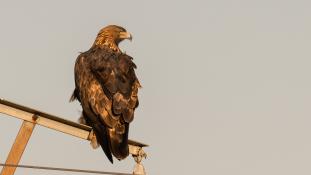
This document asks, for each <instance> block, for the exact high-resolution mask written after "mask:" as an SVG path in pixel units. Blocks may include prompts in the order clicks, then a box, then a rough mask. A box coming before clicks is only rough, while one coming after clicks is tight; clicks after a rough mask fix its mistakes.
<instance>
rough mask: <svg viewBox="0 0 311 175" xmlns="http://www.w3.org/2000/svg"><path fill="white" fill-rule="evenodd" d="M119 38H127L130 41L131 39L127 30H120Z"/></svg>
mask: <svg viewBox="0 0 311 175" xmlns="http://www.w3.org/2000/svg"><path fill="white" fill-rule="evenodd" d="M119 37H120V38H121V39H128V40H130V41H132V35H131V34H130V33H129V32H120V36H119Z"/></svg>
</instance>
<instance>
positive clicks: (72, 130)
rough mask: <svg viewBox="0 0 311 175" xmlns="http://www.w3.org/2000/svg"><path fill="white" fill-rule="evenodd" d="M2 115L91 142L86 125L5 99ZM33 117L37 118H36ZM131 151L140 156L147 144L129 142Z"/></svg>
mask: <svg viewBox="0 0 311 175" xmlns="http://www.w3.org/2000/svg"><path fill="white" fill-rule="evenodd" d="M0 113H3V114H7V115H10V116H13V117H16V118H19V119H22V120H25V121H28V122H32V123H35V124H39V125H41V126H45V127H48V128H51V129H54V130H57V131H60V132H63V133H66V134H70V135H72V136H75V137H78V138H81V139H85V140H90V138H91V137H90V134H91V131H92V128H91V127H89V126H86V125H82V124H78V123H75V122H72V121H69V120H66V119H63V118H60V117H57V116H54V115H51V114H48V113H45V112H41V111H39V110H36V109H33V108H29V107H26V106H22V105H19V104H16V103H13V102H10V101H7V100H4V99H0ZM33 116H36V117H35V118H34V117H33ZM128 144H129V151H130V154H132V155H133V156H135V155H138V154H139V151H140V150H141V148H142V147H146V146H148V145H147V144H144V143H140V142H137V141H134V140H128Z"/></svg>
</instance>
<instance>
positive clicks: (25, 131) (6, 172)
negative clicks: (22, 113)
mask: <svg viewBox="0 0 311 175" xmlns="http://www.w3.org/2000/svg"><path fill="white" fill-rule="evenodd" d="M35 125H36V124H35V123H32V122H29V121H25V120H24V121H23V124H22V126H21V128H20V130H19V132H18V134H17V136H16V138H15V141H14V144H13V146H12V148H11V151H10V153H9V155H8V157H7V159H6V162H5V163H6V164H14V165H18V163H19V161H20V159H21V157H22V155H23V152H24V150H25V148H26V145H27V143H28V140H29V139H30V136H31V134H32V131H33V129H34V128H35ZM15 170H16V167H8V166H5V167H3V168H2V171H1V174H0V175H14V172H15Z"/></svg>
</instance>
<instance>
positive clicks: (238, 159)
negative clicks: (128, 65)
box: [0, 0, 311, 175]
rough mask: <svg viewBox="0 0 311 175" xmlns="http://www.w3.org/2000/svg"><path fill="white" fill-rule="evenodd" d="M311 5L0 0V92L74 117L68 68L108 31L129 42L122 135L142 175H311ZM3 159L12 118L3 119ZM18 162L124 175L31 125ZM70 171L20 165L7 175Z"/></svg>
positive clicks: (120, 165) (124, 167)
mask: <svg viewBox="0 0 311 175" xmlns="http://www.w3.org/2000/svg"><path fill="white" fill-rule="evenodd" d="M310 7H311V1H309V0H295V1H293V0H256V1H255V0H254V1H252V0H235V1H233V0H214V1H211V0H202V1H198V0H193V1H190V0H189V1H181V0H171V1H167V0H155V1H143V0H140V1H138V0H128V1H114V0H111V1H104V0H94V1H81V0H66V1H55V0H53V1H51V0H50V1H42V0H27V1H3V0H1V1H0V26H1V28H0V81H1V83H0V84H1V87H0V97H3V98H5V99H7V100H11V101H13V102H17V103H19V104H23V105H26V106H29V107H33V108H36V109H40V110H42V111H46V112H48V113H51V114H55V115H59V116H61V117H63V118H66V119H69V120H72V121H77V119H78V117H79V115H80V111H81V107H80V105H79V103H77V102H75V103H69V102H68V100H69V97H70V95H71V93H72V90H73V89H74V77H73V67H74V62H75V59H76V57H77V56H78V54H79V52H81V51H86V50H88V49H89V48H90V46H91V45H92V43H93V41H94V39H95V36H96V34H97V32H98V31H99V30H100V29H101V28H102V27H104V26H106V25H108V24H118V25H121V26H123V27H125V28H126V29H127V30H128V31H129V32H131V33H132V35H133V36H134V38H133V42H128V41H125V42H123V43H122V44H121V45H120V47H121V48H122V50H124V51H126V53H128V54H130V55H131V56H133V57H134V61H135V63H136V64H137V66H138V69H137V75H138V77H139V79H140V81H141V84H142V86H143V89H141V91H140V92H139V96H140V107H139V108H138V110H137V111H136V115H135V119H134V122H133V123H132V125H131V128H130V138H133V139H135V140H138V141H141V142H144V143H147V144H150V147H149V148H146V149H145V151H146V152H147V153H148V158H147V160H144V161H143V163H144V165H145V168H146V170H147V172H148V174H151V175H160V174H161V175H162V174H184V175H186V174H211V175H229V174H230V175H263V174H265V175H276V174H282V175H293V174H299V175H309V174H311V168H310V164H311V127H310V126H311V118H310V115H311V107H310V105H311V79H310V76H311V69H310V65H311V49H310V45H311V10H310ZM0 116H1V117H0V162H4V161H5V159H6V156H7V154H8V152H9V150H10V147H11V144H12V143H13V141H14V138H15V136H16V134H17V132H18V130H19V126H20V124H21V121H20V120H18V119H15V118H12V117H7V116H5V115H2V114H1V115H0ZM21 164H30V165H41V166H54V167H65V168H79V169H94V170H103V171H119V172H131V171H132V170H133V166H134V162H133V159H132V158H131V157H129V158H128V159H126V160H124V161H121V162H118V161H115V164H113V165H111V164H110V163H109V162H108V159H107V158H106V157H105V155H104V153H103V152H102V150H101V149H98V150H93V149H91V147H90V146H89V143H88V142H86V141H83V140H80V139H78V138H74V137H71V136H68V135H65V134H63V133H59V132H55V131H54V130H50V129H47V128H43V127H40V126H36V128H35V131H34V133H33V136H32V137H31V140H30V142H29V144H28V147H27V149H26V151H25V153H24V155H23V158H22V160H21ZM26 174H32V175H42V174H49V175H65V174H66V175H74V174H75V173H62V172H46V171H41V170H27V169H18V170H17V172H16V175H26Z"/></svg>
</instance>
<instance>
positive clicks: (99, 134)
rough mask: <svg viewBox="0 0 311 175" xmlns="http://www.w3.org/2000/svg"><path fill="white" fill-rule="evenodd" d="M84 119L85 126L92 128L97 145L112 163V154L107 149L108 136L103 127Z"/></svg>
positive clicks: (86, 118) (108, 148) (98, 123)
mask: <svg viewBox="0 0 311 175" xmlns="http://www.w3.org/2000/svg"><path fill="white" fill-rule="evenodd" d="M83 115H84V116H86V114H85V113H84V112H83ZM84 119H85V122H86V124H87V125H89V126H91V127H92V128H93V130H94V132H95V135H96V139H97V141H98V143H99V144H100V146H101V147H102V149H103V151H104V153H105V154H106V156H107V158H108V159H109V161H110V162H111V163H113V158H112V154H111V151H110V147H109V145H110V142H109V138H108V134H107V131H106V127H105V126H104V125H101V123H100V121H98V122H91V121H90V119H89V118H88V117H84Z"/></svg>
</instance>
